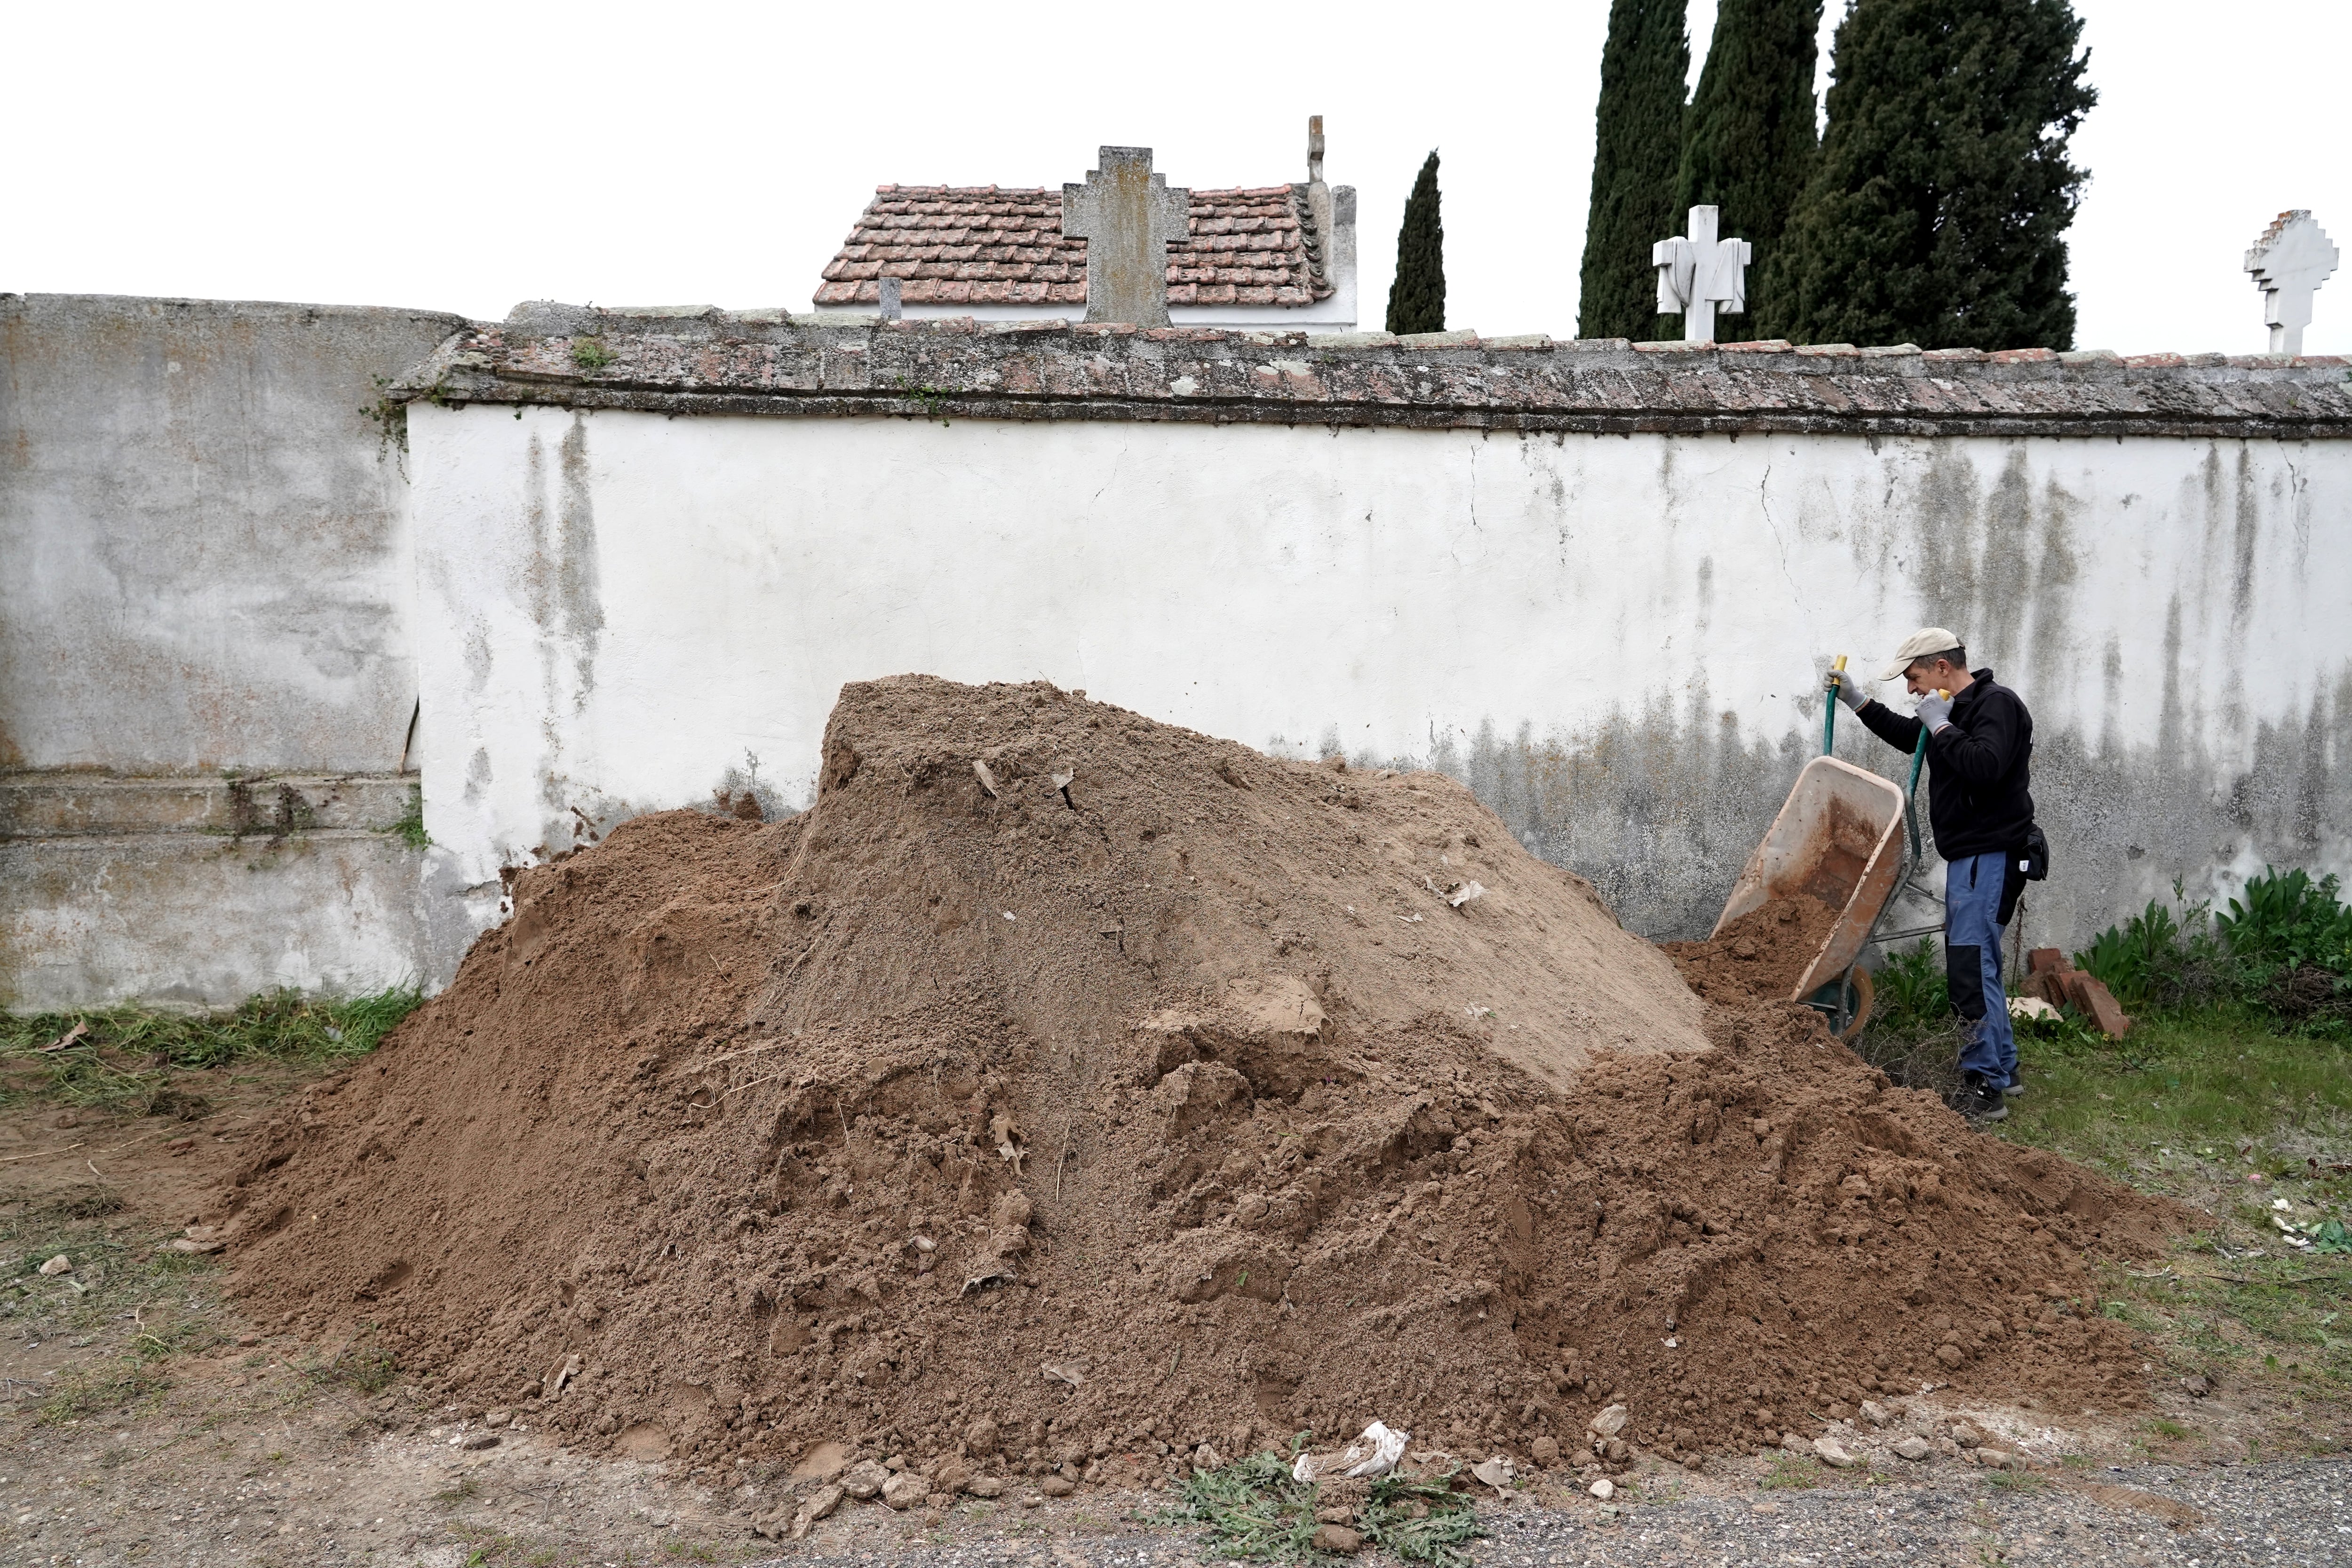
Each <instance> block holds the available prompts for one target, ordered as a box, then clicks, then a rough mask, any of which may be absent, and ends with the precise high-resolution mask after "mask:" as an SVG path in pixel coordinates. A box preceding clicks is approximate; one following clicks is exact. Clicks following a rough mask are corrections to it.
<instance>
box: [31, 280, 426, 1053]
mask: <svg viewBox="0 0 2352 1568" xmlns="http://www.w3.org/2000/svg"><path fill="white" fill-rule="evenodd" d="M462 324H463V322H462V321H461V319H460V318H457V317H455V316H446V315H437V314H434V313H431V312H426V311H418V310H373V309H361V308H354V307H342V306H321V305H293V304H267V303H247V302H235V301H222V300H146V299H122V298H112V297H106V296H87V295H42V294H33V295H15V294H0V1005H5V1006H11V1007H28V1008H47V1007H63V1006H76V1005H94V1004H106V1003H112V1002H117V1001H121V1000H125V999H129V998H135V997H144V998H147V999H150V1000H154V1001H159V1002H163V1003H178V1004H189V1005H195V1004H205V1005H210V1004H218V1003H225V1002H234V1001H236V1000H238V999H240V998H242V997H244V996H246V995H248V994H251V993H253V992H255V991H257V990H263V989H267V988H268V987H270V986H274V985H280V984H284V985H293V986H298V987H301V988H304V989H314V990H317V989H322V990H329V991H338V992H351V991H372V990H375V989H378V988H381V987H383V986H385V985H389V984H396V983H398V982H400V981H402V980H404V979H415V978H417V977H418V976H420V975H422V974H423V973H425V972H426V971H427V970H428V969H432V968H435V967H436V963H435V962H434V961H433V960H431V959H429V958H428V957H427V956H426V955H427V953H428V952H431V951H432V950H433V948H434V938H433V936H432V933H433V932H434V931H436V930H439V929H442V928H443V927H445V926H446V925H447V924H450V923H452V922H446V921H444V920H443V919H442V911H443V910H445V909H446V907H447V904H446V899H438V898H436V897H435V896H432V895H430V894H428V892H427V889H426V888H425V882H424V870H425V868H424V865H423V860H422V858H421V857H420V856H418V855H417V854H416V853H415V851H413V850H410V849H408V848H407V847H405V846H404V845H403V844H402V843H401V842H400V841H399V840H398V839H395V838H392V837H386V836H383V835H381V834H377V833H373V832H371V831H369V829H368V827H367V826H360V827H356V828H350V827H346V828H341V829H337V830H334V831H331V832H320V833H310V832H303V833H299V834H295V835H292V836H290V837H284V838H279V839H268V838H263V839H255V838H249V837H234V836H227V835H224V834H220V833H218V832H216V831H215V830H212V829H208V828H201V827H194V826H185V825H174V826H173V830H171V831H157V830H156V824H155V823H154V822H152V821H150V820H148V817H147V816H146V815H145V813H144V809H143V807H142V805H141V803H142V802H146V801H150V800H152V799H162V798H167V797H171V796H173V795H175V794H176V793H177V792H180V791H182V790H183V789H184V788H185V787H188V786H189V785H191V784H192V783H194V782H201V781H204V780H207V779H208V780H210V781H211V782H212V784H214V785H215V787H217V784H218V781H219V778H220V775H221V774H223V773H230V774H235V775H239V776H252V775H273V774H277V773H287V772H290V773H303V774H328V775H352V774H364V775H378V776H384V777H388V776H389V775H392V774H394V773H395V771H396V770H397V768H398V766H399V763H400V756H401V750H402V746H403V744H404V741H405V740H406V738H407V731H408V723H409V717H410V715H411V713H412V712H413V711H415V704H416V682H415V669H414V665H413V662H412V659H411V656H410V638H411V628H410V625H409V621H408V606H409V601H410V597H411V584H412V581H413V573H412V571H411V566H410V562H409V557H408V532H407V515H406V506H407V482H406V479H405V476H404V474H403V472H402V454H401V451H400V448H399V446H398V443H397V441H396V440H394V439H391V438H390V436H391V433H392V431H393V430H395V429H396V427H397V422H398V417H399V410H398V409H397V408H396V407H395V406H394V405H388V404H382V403H381V399H382V397H383V385H384V384H386V383H388V382H389V380H390V379H391V378H392V377H394V376H395V375H397V374H400V373H401V372H402V371H403V370H404V369H405V368H406V367H407V366H409V365H411V364H413V363H415V361H416V360H417V359H418V358H419V357H421V356H423V355H425V354H426V353H430V352H431V351H432V350H433V348H434V347H435V345H436V344H437V343H439V342H441V341H442V340H443V339H444V338H446V336H447V335H448V334H449V333H450V332H451V331H454V330H455V329H456V328H457V327H458V326H460V325H462ZM370 407H375V408H376V409H377V411H378V413H379V414H380V415H382V414H385V413H388V414H389V415H390V416H391V424H390V425H389V426H387V424H386V422H385V421H384V420H383V418H381V417H379V418H376V419H371V418H370V417H369V416H368V415H367V413H365V412H363V410H364V409H367V408H370ZM77 780H80V781H91V782H93V783H102V784H103V785H104V787H103V788H100V789H97V790H96V791H95V793H94V794H93V795H91V798H92V799H94V800H98V801H100V802H101V803H109V804H103V805H102V806H101V808H100V809H97V810H95V811H94V812H93V813H91V814H90V815H89V816H88V817H87V818H86V819H80V820H77V821H76V822H74V823H73V824H71V825H69V826H68V827H66V828H63V829H60V828H58V826H57V825H56V824H51V823H45V822H40V821H37V820H35V816H37V814H27V813H26V812H25V811H23V810H21V809H20V808H19V804H18V803H20V802H22V801H26V800H31V799H34V798H37V797H39V796H41V795H43V793H44V792H45V791H48V790H52V789H55V788H58V787H63V786H65V785H67V784H71V783H72V782H73V781H77ZM118 805H119V806H120V809H117V806H118ZM454 924H456V925H457V926H463V927H466V929H464V930H462V931H457V932H455V933H453V934H452V935H451V936H450V937H449V938H448V939H447V940H448V941H455V942H463V941H464V940H467V939H469V938H470V936H471V934H472V933H471V929H470V927H469V926H467V922H465V921H457V922H454ZM443 945H444V946H445V947H446V942H444V943H443Z"/></svg>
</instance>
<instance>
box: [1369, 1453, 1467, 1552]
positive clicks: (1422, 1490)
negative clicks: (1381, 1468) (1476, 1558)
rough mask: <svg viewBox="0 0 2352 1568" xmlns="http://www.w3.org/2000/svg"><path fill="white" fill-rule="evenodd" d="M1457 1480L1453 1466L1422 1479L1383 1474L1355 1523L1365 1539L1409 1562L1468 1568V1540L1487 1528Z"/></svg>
mask: <svg viewBox="0 0 2352 1568" xmlns="http://www.w3.org/2000/svg"><path fill="white" fill-rule="evenodd" d="M1453 1483H1454V1478H1453V1474H1452V1472H1450V1471H1449V1472H1448V1473H1447V1474H1446V1475H1444V1476H1443V1477H1434V1476H1433V1477H1431V1478H1429V1479H1423V1480H1409V1479H1405V1478H1403V1477H1402V1476H1382V1477H1381V1479H1379V1480H1376V1481H1374V1482H1373V1483H1372V1495H1371V1498H1370V1500H1369V1501H1368V1502H1366V1503H1365V1504H1364V1506H1363V1507H1361V1508H1360V1509H1358V1510H1356V1527H1357V1528H1358V1529H1359V1530H1360V1531H1363V1535H1364V1539H1365V1540H1366V1541H1368V1542H1370V1543H1371V1544H1373V1545H1374V1546H1378V1547H1380V1548H1381V1549H1382V1550H1384V1551H1387V1552H1392V1553H1394V1554H1395V1555H1396V1556H1397V1557H1399V1558H1401V1559H1402V1560H1403V1561H1404V1562H1407V1563H1433V1564H1434V1565H1435V1568H1469V1563H1470V1554H1469V1553H1468V1552H1465V1551H1464V1550H1463V1549H1462V1548H1463V1545H1464V1543H1465V1542H1471V1541H1475V1540H1477V1539H1478V1538H1479V1537H1480V1536H1483V1535H1485V1534H1486V1527H1485V1526H1483V1525H1481V1524H1480V1523H1479V1522H1478V1512H1477V1510H1475V1508H1473V1507H1471V1505H1470V1500H1469V1499H1468V1498H1466V1497H1464V1496H1463V1495H1462V1494H1461V1493H1459V1492H1457V1491H1455V1490H1454V1484H1453Z"/></svg>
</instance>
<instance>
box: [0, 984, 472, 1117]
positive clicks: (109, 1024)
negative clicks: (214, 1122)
mask: <svg viewBox="0 0 2352 1568" xmlns="http://www.w3.org/2000/svg"><path fill="white" fill-rule="evenodd" d="M424 999H425V998H424V994H423V993H422V992H421V991H419V990H418V989H416V988H415V987H414V986H395V987H394V988H393V989H391V990H389V991H380V992H377V993H375V994H373V995H369V996H354V997H351V998H349V999H348V1000H341V1001H338V1000H332V999H328V998H321V997H309V996H304V995H302V994H300V993H299V992H295V991H273V992H269V993H267V994H263V995H259V996H255V997H252V998H250V999H248V1000H247V1001H246V1002H245V1003H243V1004H242V1005H238V1006H236V1007H233V1008H228V1009H226V1010H223V1011H220V1012H215V1013H202V1014H183V1013H166V1012H161V1011H158V1010H156V1009H154V1008H150V1007H139V1006H129V1005H126V1006H120V1007H105V1008H97V1009H89V1010H84V1011H79V1012H70V1013H31V1014H17V1013H6V1014H0V1106H5V1105H8V1104H11V1103H14V1102H15V1101H17V1100H26V1099H35V1098H37V1099H43V1100H57V1101H59V1102H62V1103H64V1104H67V1105H72V1106H82V1107H90V1108H96V1109H103V1110H136V1111H139V1112H141V1113H142V1114H145V1115H151V1116H178V1117H183V1118H189V1117H194V1116H201V1115H203V1114H204V1113H205V1110H206V1109H208V1107H207V1105H206V1103H205V1100H204V1099H203V1097H201V1096H198V1095H195V1094H194V1093H192V1092H191V1091H189V1090H187V1089H184V1088H183V1087H181V1086H180V1085H178V1084H177V1083H176V1082H175V1081H174V1079H173V1076H172V1075H173V1073H174V1072H175V1071H204V1070H207V1069H210V1068H220V1067H225V1066H227V1065H228V1064H230V1063H232V1062H244V1061H265V1062H274V1063H278V1064H282V1065H287V1066H292V1067H308V1068H318V1067H324V1066H328V1065H331V1064H332V1063H335V1062H338V1061H344V1060H348V1059H349V1058H353V1057H360V1056H365V1055H366V1054H367V1053H368V1052H369V1051H372V1050H373V1049H374V1048H375V1047H376V1045H377V1043H378V1042H379V1041H381V1040H382V1039H383V1037H384V1036H386V1035H387V1034H389V1033H391V1032H392V1030H393V1028H394V1026H396V1025H398V1024H399V1022H400V1021H401V1020H402V1019H403V1018H405V1017H406V1016H408V1015H409V1014H410V1013H412V1012H414V1011H415V1009H416V1007H417V1006H418V1005H419V1004H420V1003H422V1002H423V1001H424ZM59 1042H65V1044H64V1045H63V1046H62V1047H61V1048H56V1049H52V1048H51V1047H56V1046H58V1043H59Z"/></svg>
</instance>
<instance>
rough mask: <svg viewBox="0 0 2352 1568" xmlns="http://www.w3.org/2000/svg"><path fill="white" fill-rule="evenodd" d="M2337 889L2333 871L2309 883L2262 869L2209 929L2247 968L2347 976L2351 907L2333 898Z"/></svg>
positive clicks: (2297, 873)
mask: <svg viewBox="0 0 2352 1568" xmlns="http://www.w3.org/2000/svg"><path fill="white" fill-rule="evenodd" d="M2339 886H2340V885H2339V883H2338V882H2337V880H2336V876H2335V874H2334V873H2333V872H2330V873H2329V874H2328V875H2326V876H2325V877H2322V878H2320V879H2318V880H2317V881H2313V880H2312V879H2311V873H2310V872H2308V871H2304V870H2294V871H2289V872H2286V873H2285V874H2284V875H2281V874H2280V873H2279V872H2277V871H2275V870H2273V868H2270V867H2268V866H2265V867H2263V874H2262V875H2261V876H2259V877H2256V878H2254V879H2252V880H2251V881H2249V882H2248V883H2247V884H2246V890H2245V894H2244V896H2243V897H2242V898H2237V899H2231V900H2230V912H2229V913H2228V914H2225V915H2216V916H2214V917H2213V924H2214V927H2215V929H2217V930H2218V931H2220V932H2221V940H2222V941H2223V942H2227V943H2229V946H2230V952H2231V953H2232V954H2233V955H2235V956H2236V957H2238V958H2241V959H2243V960H2245V961H2247V962H2248V963H2261V964H2268V965H2273V966H2280V967H2284V968H2287V969H2303V968H2313V969H2325V970H2327V971H2328V972H2330V973H2335V974H2339V975H2340V974H2345V973H2352V907H2347V905H2346V904H2345V902H2344V901H2343V900H2342V899H2340V898H2339V897H2337V892H2338V890H2339ZM2265 978H2267V977H2265Z"/></svg>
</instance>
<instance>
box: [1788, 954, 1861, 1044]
mask: <svg viewBox="0 0 2352 1568" xmlns="http://www.w3.org/2000/svg"><path fill="white" fill-rule="evenodd" d="M1841 991H1843V995H1841V994H1840V992H1841ZM1875 999H1876V988H1875V987H1874V986H1873V985H1872V984H1871V983H1870V971H1869V970H1867V969H1864V968H1863V967H1862V966H1861V965H1860V964H1856V965H1854V966H1853V968H1852V969H1849V970H1847V971H1846V972H1845V973H1843V974H1841V975H1839V976H1838V977H1837V978H1836V979H1835V980H1832V981H1831V982H1830V983H1829V984H1827V985H1824V986H1822V988H1821V989H1820V990H1818V991H1816V992H1814V993H1813V994H1811V996H1808V997H1806V998H1805V1005H1806V1006H1808V1007H1811V1009H1812V1010H1813V1011H1814V1012H1816V1013H1819V1014H1820V1015H1821V1016H1822V1017H1823V1018H1825V1019H1827V1020H1828V1021H1829V1025H1830V1027H1831V1028H1832V1030H1834V1031H1835V1032H1836V1034H1837V1037H1838V1040H1839V1042H1840V1043H1841V1044H1843V1045H1849V1046H1850V1045H1852V1044H1853V1042H1854V1041H1855V1040H1857V1039H1859V1038H1861V1037H1862V1028H1863V1026H1864V1025H1865V1024H1867V1023H1869V1022H1870V1005H1871V1003H1872V1002H1873V1001H1874V1000H1875ZM1841 1002H1843V1003H1844V1004H1845V1015H1846V1019H1847V1022H1846V1026H1845V1027H1844V1028H1843V1029H1840V1028H1838V1027H1837V1016H1838V1011H1839V1008H1838V1004H1839V1003H1841Z"/></svg>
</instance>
